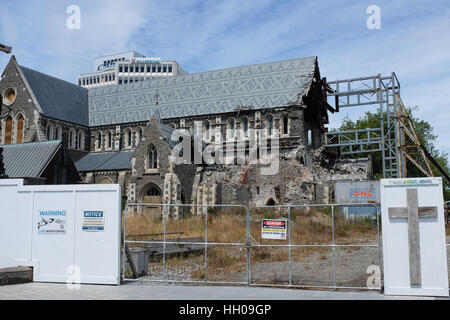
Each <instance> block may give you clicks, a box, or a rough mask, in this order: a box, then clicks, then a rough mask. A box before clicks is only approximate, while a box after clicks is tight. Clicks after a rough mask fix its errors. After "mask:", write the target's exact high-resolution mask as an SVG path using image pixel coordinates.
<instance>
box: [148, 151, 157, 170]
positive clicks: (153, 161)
mask: <svg viewBox="0 0 450 320" xmlns="http://www.w3.org/2000/svg"><path fill="white" fill-rule="evenodd" d="M148 168H149V169H157V168H158V151H156V148H155V146H154V145H151V146H150V149H149V151H148Z"/></svg>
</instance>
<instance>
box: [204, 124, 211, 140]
mask: <svg viewBox="0 0 450 320" xmlns="http://www.w3.org/2000/svg"><path fill="white" fill-rule="evenodd" d="M203 140H205V141H211V123H210V122H209V121H208V120H206V121H205V123H204V124H203Z"/></svg>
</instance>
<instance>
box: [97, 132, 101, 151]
mask: <svg viewBox="0 0 450 320" xmlns="http://www.w3.org/2000/svg"><path fill="white" fill-rule="evenodd" d="M101 146H102V134H101V133H100V132H98V133H97V135H96V140H95V148H96V149H97V150H98V149H100V148H101Z"/></svg>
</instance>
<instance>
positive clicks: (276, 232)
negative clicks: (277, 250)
mask: <svg viewBox="0 0 450 320" xmlns="http://www.w3.org/2000/svg"><path fill="white" fill-rule="evenodd" d="M286 233H287V220H286V219H263V220H262V224H261V239H275V240H286Z"/></svg>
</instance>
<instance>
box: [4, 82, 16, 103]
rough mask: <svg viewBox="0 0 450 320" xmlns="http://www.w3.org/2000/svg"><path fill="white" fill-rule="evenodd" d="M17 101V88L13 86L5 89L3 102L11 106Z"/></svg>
mask: <svg viewBox="0 0 450 320" xmlns="http://www.w3.org/2000/svg"><path fill="white" fill-rule="evenodd" d="M14 101H16V90H15V89H14V88H12V87H10V88H8V89H6V90H5V92H4V93H3V103H4V104H6V105H7V106H10V105H12V104H13V103H14Z"/></svg>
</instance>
